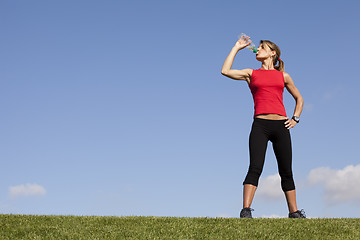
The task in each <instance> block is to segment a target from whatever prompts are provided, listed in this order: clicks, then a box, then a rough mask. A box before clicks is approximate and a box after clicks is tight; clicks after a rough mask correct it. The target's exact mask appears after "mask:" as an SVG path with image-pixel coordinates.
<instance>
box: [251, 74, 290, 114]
mask: <svg viewBox="0 0 360 240" xmlns="http://www.w3.org/2000/svg"><path fill="white" fill-rule="evenodd" d="M249 87H250V90H251V93H252V95H253V99H254V109H255V113H254V117H255V116H256V115H259V114H270V113H272V114H279V115H281V116H285V117H286V112H285V107H284V103H283V93H284V87H285V80H284V74H283V72H280V71H278V70H265V69H258V70H253V72H252V75H251V80H250V85H249Z"/></svg>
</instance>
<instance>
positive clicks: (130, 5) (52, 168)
mask: <svg viewBox="0 0 360 240" xmlns="http://www.w3.org/2000/svg"><path fill="white" fill-rule="evenodd" d="M359 8H360V3H359V2H358V1H349V0H345V1H330V2H329V1H301V2H299V1H296V2H295V1H272V2H269V1H257V2H256V3H255V2H249V1H136V0H135V1H110V0H107V1H88V0H87V1H85V0H84V1H80V0H76V1H20V0H17V1H9V0H8V1H1V2H0V20H1V21H0V29H1V33H2V34H1V38H0V48H1V49H0V52H1V54H0V107H1V113H2V114H1V124H0V133H1V134H0V146H1V147H0V160H1V166H2V167H1V177H0V179H1V180H0V213H19V214H61V215H101V216H102V215H104V216H107V215H111V216H129V215H142V216H149V215H152V216H180V217H183V216H189V217H198V216H202V217H205V216H207V217H220V216H222V217H238V215H239V211H240V209H241V206H242V181H243V179H244V177H245V174H246V171H247V168H248V161H249V160H248V135H249V132H250V127H251V123H252V116H253V101H252V97H251V94H250V91H249V89H248V87H247V84H246V83H245V82H242V81H233V80H230V79H228V78H226V77H224V76H222V75H221V74H220V70H221V66H222V64H223V62H224V60H225V58H226V56H227V55H228V53H229V52H230V50H231V48H232V47H233V45H234V44H235V42H236V40H237V36H238V34H239V33H241V32H245V33H247V34H248V35H249V36H251V37H252V39H253V41H254V42H255V43H256V44H258V42H259V41H260V40H261V39H268V40H272V41H274V42H275V43H277V44H278V45H279V47H280V48H281V50H282V55H281V58H282V60H283V61H284V62H285V70H286V72H288V73H289V74H290V75H291V76H292V78H293V80H294V82H295V85H296V86H297V88H298V89H299V91H300V93H301V94H302V96H303V98H304V100H305V107H304V111H303V114H302V115H301V122H300V124H298V125H297V126H296V128H294V129H292V130H291V134H292V141H293V169H294V176H295V183H296V186H297V194H298V207H299V208H300V209H301V208H304V209H305V211H306V212H307V215H309V216H311V217H359V215H358V211H355V210H356V209H359V207H360V190H359V188H358V184H359V183H360V165H359V160H360V159H359V154H358V148H359V143H360V141H359V138H358V135H359V133H360V127H359V124H358V123H357V121H358V119H359V117H360V114H359V112H358V108H359V107H358V91H359V87H360V83H359V75H358V71H357V70H358V56H359V54H360V45H359V44H357V40H358V39H359V38H360V30H359V28H358V27H357V25H358V24H359V22H360V17H359V14H358V9H359ZM259 67H260V63H259V62H257V61H256V59H255V56H254V55H253V54H252V53H251V52H250V51H248V50H246V49H244V50H243V51H241V52H239V54H238V55H237V57H236V58H235V61H234V65H233V68H237V69H241V68H254V69H256V68H259ZM284 101H285V107H286V110H287V113H288V115H289V116H291V115H292V112H293V110H294V100H293V99H292V97H291V96H290V95H289V94H288V93H287V92H286V91H285V94H284ZM276 174H277V165H276V160H275V158H274V154H273V152H272V148H271V145H270V143H269V147H268V152H267V158H266V162H265V167H264V171H263V174H262V178H261V181H260V185H259V191H258V192H257V194H256V196H255V199H254V202H253V206H252V207H253V208H254V209H255V212H254V213H253V215H254V216H255V217H269V216H286V215H287V207H286V203H285V199H284V197H283V195H282V193H281V191H279V190H280V183H279V180H278V176H277V175H276Z"/></svg>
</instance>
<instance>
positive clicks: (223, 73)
mask: <svg viewBox="0 0 360 240" xmlns="http://www.w3.org/2000/svg"><path fill="white" fill-rule="evenodd" d="M221 74H222V75H224V76H226V77H228V76H229V75H228V74H229V71H227V70H224V69H222V70H221Z"/></svg>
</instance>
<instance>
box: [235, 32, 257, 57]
mask: <svg viewBox="0 0 360 240" xmlns="http://www.w3.org/2000/svg"><path fill="white" fill-rule="evenodd" d="M242 37H243V38H245V37H249V36H248V35H246V34H245V33H241V34H240V35H239V39H240V38H242ZM247 48H248V49H249V50H250V51H252V52H253V53H257V48H256V46H255V44H254V43H251V44H250V45H249V46H247Z"/></svg>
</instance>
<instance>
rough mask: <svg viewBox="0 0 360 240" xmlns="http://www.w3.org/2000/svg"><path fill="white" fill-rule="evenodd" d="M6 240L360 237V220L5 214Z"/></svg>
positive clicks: (1, 224) (1, 232) (1, 221)
mask: <svg viewBox="0 0 360 240" xmlns="http://www.w3.org/2000/svg"><path fill="white" fill-rule="evenodd" d="M0 239H1V240H2V239H357V240H358V239H360V219H354V218H353V219H345V218H334V219H285V218H284V219H264V218H255V219H237V218H176V217H96V216H34V215H0Z"/></svg>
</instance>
